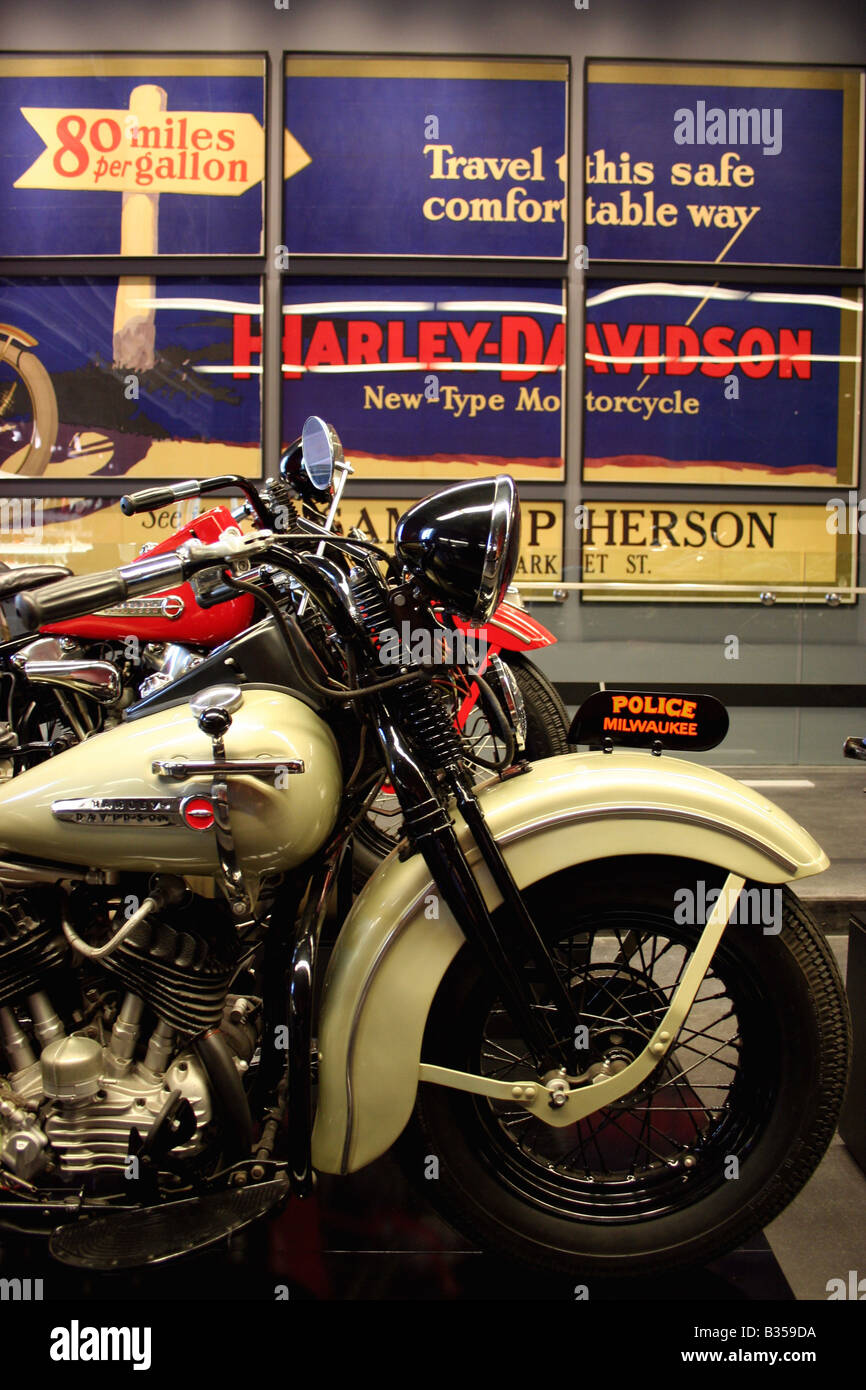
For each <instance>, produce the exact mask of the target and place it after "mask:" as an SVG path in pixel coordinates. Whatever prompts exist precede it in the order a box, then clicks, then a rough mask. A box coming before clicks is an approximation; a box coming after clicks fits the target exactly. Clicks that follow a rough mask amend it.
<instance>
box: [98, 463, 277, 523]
mask: <svg viewBox="0 0 866 1390" xmlns="http://www.w3.org/2000/svg"><path fill="white" fill-rule="evenodd" d="M227 488H237V489H238V490H239V491H240V492H242V493H243V494H244V496H245V497H246V498H247V501H248V502H249V504H250V506H251V507H252V509H253V511H254V512H255V514H256V517H257V518H258V520H259V523H260V524H261V525H262V526H264V527H266V528H267V529H268V530H272V529H273V528H274V517H273V514H272V512H271V509H270V507H268V505H267V504H266V502H265V501H264V500H263V498H262V497H261V495H260V494H259V490H258V488H257V487H255V486H254V484H253V483H251V482H250V480H249V478H241V477H239V475H238V474H237V473H225V474H222V475H221V476H220V477H219V478H203V479H201V480H199V479H197V478H191V479H189V480H188V481H185V482H182V483H166V484H165V485H164V486H162V487H146V488H143V489H142V491H141V492H129V493H127V494H126V495H125V496H124V497H121V499H120V510H121V511H122V512H123V515H124V516H135V515H136V513H138V512H152V511H156V509H157V508H158V507H170V506H171V505H172V503H173V502H181V501H183V500H184V499H185V498H187V497H205V496H207V495H208V493H212V492H225V491H226V489H227Z"/></svg>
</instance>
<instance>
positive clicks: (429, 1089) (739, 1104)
mask: <svg viewBox="0 0 866 1390" xmlns="http://www.w3.org/2000/svg"><path fill="white" fill-rule="evenodd" d="M699 879H704V880H707V881H708V882H709V884H713V883H719V882H720V881H721V880H720V879H719V877H718V870H715V869H712V868H710V867H709V866H706V867H705V866H702V865H698V864H693V863H690V862H687V861H677V860H663V859H642V860H640V859H632V860H622V859H619V860H614V859H611V860H608V861H607V862H606V863H596V864H593V865H588V866H584V867H578V868H574V869H570V870H567V871H565V872H563V873H560V874H557V875H554V876H552V877H551V878H549V879H546V880H542V881H541V882H539V883H538V884H536V885H534V886H533V887H532V888H531V889H529V890H527V894H526V898H527V901H528V902H529V904H530V906H531V909H532V911H533V913H534V915H535V920H536V922H537V923H538V925H539V927H540V929H541V930H542V931H543V933H544V934H545V936H546V938H547V941H548V945H549V946H550V947H551V948H552V949H553V948H554V946H555V944H556V943H560V945H559V946H558V947H557V948H556V949H557V956H556V959H558V960H559V962H560V964H561V965H562V964H563V962H562V955H563V952H564V946H563V944H562V943H564V942H565V941H566V940H570V941H571V943H572V946H570V947H569V950H570V951H571V950H572V947H573V946H574V944H575V938H577V945H578V946H580V945H581V944H582V946H583V949H584V951H586V950H587V942H589V943H590V944H589V946H588V950H589V952H590V957H589V964H587V958H586V956H584V958H583V959H582V960H581V958H580V957H578V960H577V966H578V968H577V970H575V964H574V956H573V954H569V957H568V963H567V969H565V970H564V973H565V975H566V978H569V979H570V980H571V982H572V987H573V988H574V987H576V982H577V980H578V979H581V978H582V979H584V981H585V982H586V984H585V988H586V989H587V990H588V991H589V993H588V994H587V996H586V997H587V999H588V1000H589V1001H590V1007H589V1008H588V1009H586V1011H585V1013H584V1016H585V1017H586V1018H587V1019H589V1018H590V1017H593V1018H595V1019H596V1020H597V1021H596V1023H595V1024H594V1034H593V1037H594V1041H593V1042H592V1043H591V1045H590V1055H592V1054H593V1050H594V1051H595V1053H598V1049H599V1047H603V1046H604V1045H605V1040H607V1044H606V1045H607V1046H608V1048H609V1047H610V1041H609V1040H610V1039H613V1038H615V1039H619V1040H620V1042H628V1044H629V1048H628V1053H629V1055H634V1054H635V1053H636V1051H637V1050H638V1049H639V1048H641V1047H642V1045H643V1044H642V1041H641V1038H640V1037H639V1036H634V1034H635V1033H637V1032H639V1031H640V1030H638V1029H637V1027H636V1025H635V1024H633V1022H632V1019H633V1013H634V1014H637V1015H639V1016H640V1018H641V1019H642V1020H643V1021H642V1023H641V1029H642V1030H643V1032H644V1033H645V1034H646V1035H647V1036H648V1033H649V1032H651V1031H652V1029H653V1028H655V1027H657V1026H658V1024H657V1018H658V1017H659V1016H660V1013H661V1012H663V1011H664V1009H665V1008H666V1007H667V1003H666V999H665V997H664V988H663V987H662V985H661V984H660V983H659V982H658V980H656V979H655V976H658V975H659V974H660V973H663V972H662V970H661V965H660V962H661V961H662V959H663V957H664V951H661V950H660V953H659V955H658V957H657V958H656V957H654V956H653V957H650V956H649V941H650V936H653V937H654V939H655V940H656V941H657V942H662V941H663V940H664V939H668V940H669V941H670V942H672V943H673V945H672V946H671V947H670V950H673V951H674V952H675V954H674V956H672V957H671V956H669V957H668V959H669V962H670V966H669V973H670V970H672V969H673V967H674V966H675V965H676V961H677V959H678V957H679V954H680V953H681V954H682V955H683V958H685V955H686V954H687V952H689V951H690V950H691V948H692V945H693V943H694V941H695V940H696V938H697V936H698V934H699V931H700V927H699V926H698V927H694V926H691V927H689V926H682V925H679V924H677V923H676V922H675V920H674V917H675V910H674V901H675V899H674V893H675V892H676V891H677V890H678V889H680V888H681V887H682V886H683V885H688V884H689V883H691V884H694V883H695V881H696V880H699ZM765 891H768V890H765ZM769 891H772V890H769ZM678 901H679V900H678ZM782 923H783V925H782V930H781V932H780V933H779V934H778V935H765V934H764V933H763V932H762V929H761V926H760V925H757V926H756V925H749V924H742V925H738V924H736V923H731V924H729V926H728V928H727V929H726V931H725V934H724V936H723V938H722V941H721V943H720V945H719V947H718V948H717V951H716V954H715V956H714V958H713V961H712V963H711V966H710V970H709V971H708V973H707V975H706V976H705V979H704V983H703V984H702V986H701V990H700V991H699V993H698V997H697V999H696V1001H695V1005H694V1006H693V1008H692V1011H691V1012H690V1014H689V1016H688V1018H687V1020H686V1022H685V1024H684V1025H683V1029H682V1030H681V1032H680V1034H679V1035H678V1043H677V1046H676V1048H675V1049H674V1050H673V1052H672V1053H671V1054H670V1055H669V1057H668V1058H667V1059H666V1060H665V1061H664V1062H663V1063H662V1064H661V1065H660V1068H659V1069H658V1071H657V1072H656V1073H654V1074H653V1075H652V1076H651V1077H650V1078H649V1080H648V1081H647V1083H646V1084H645V1086H644V1087H643V1088H641V1090H639V1091H638V1092H635V1093H633V1095H632V1096H630V1097H626V1098H624V1100H623V1101H621V1102H619V1103H618V1105H617V1106H611V1107H609V1108H608V1109H607V1110H604V1111H601V1112H598V1113H597V1115H595V1116H590V1117H589V1118H588V1120H587V1121H583V1122H581V1124H582V1126H584V1127H585V1128H583V1129H582V1128H581V1126H579V1125H572V1126H568V1127H567V1128H566V1129H560V1130H553V1129H551V1128H550V1127H549V1126H547V1125H544V1124H543V1122H541V1121H538V1120H536V1119H535V1118H534V1117H531V1116H529V1117H527V1112H525V1111H521V1110H520V1108H519V1107H515V1108H513V1109H509V1106H508V1105H507V1104H503V1103H501V1102H495V1103H494V1102H491V1101H488V1100H486V1099H484V1098H482V1097H478V1096H472V1095H468V1094H465V1093H461V1092H457V1091H453V1090H450V1089H448V1088H446V1087H443V1086H438V1085H432V1084H429V1083H423V1084H422V1085H421V1086H420V1087H419V1093H418V1100H417V1105H416V1110H415V1114H414V1116H413V1119H412V1120H411V1121H410V1124H409V1127H408V1129H407V1131H406V1132H405V1134H404V1136H403V1138H402V1140H401V1143H400V1146H399V1152H400V1153H401V1155H402V1158H403V1160H404V1163H405V1164H406V1166H407V1172H408V1173H409V1175H410V1176H413V1175H415V1176H417V1175H418V1174H419V1173H422V1172H423V1171H424V1164H425V1163H426V1162H429V1157H430V1156H431V1155H435V1156H436V1157H437V1158H438V1160H439V1177H438V1181H435V1182H433V1181H427V1182H425V1183H424V1185H423V1186H424V1191H425V1193H426V1195H427V1196H428V1198H429V1199H430V1200H431V1201H432V1202H434V1204H435V1205H436V1206H437V1208H438V1209H439V1210H440V1212H441V1213H442V1215H443V1216H445V1218H446V1219H448V1220H450V1221H451V1222H452V1223H453V1225H454V1226H455V1227H457V1229H458V1230H460V1231H462V1232H463V1234H464V1235H466V1236H467V1237H469V1238H470V1239H472V1240H474V1241H476V1242H478V1243H479V1244H480V1246H481V1247H482V1248H483V1249H484V1250H485V1251H488V1252H491V1253H496V1254H499V1255H501V1256H505V1257H506V1258H512V1259H516V1260H518V1261H519V1262H522V1263H528V1264H531V1265H536V1266H542V1267H545V1268H548V1269H552V1270H556V1271H561V1272H564V1273H567V1274H576V1273H587V1274H593V1275H598V1276H602V1277H605V1276H617V1277H623V1276H631V1275H645V1274H647V1273H651V1272H654V1271H660V1270H669V1269H672V1268H675V1267H682V1266H691V1265H699V1264H702V1263H706V1262H708V1261H710V1260H712V1259H715V1258H717V1257H718V1256H720V1255H722V1254H723V1253H725V1252H727V1251H729V1250H732V1249H734V1248H736V1247H737V1246H738V1245H740V1244H741V1243H742V1242H743V1241H744V1240H746V1238H747V1237H748V1236H750V1235H752V1234H753V1233H755V1232H756V1231H758V1230H760V1229H761V1228H762V1227H763V1226H765V1225H766V1224H767V1223H768V1222H769V1221H771V1220H772V1219H773V1217H775V1216H777V1215H778V1213H779V1212H780V1211H782V1209H783V1208H784V1207H785V1206H787V1204H788V1203H789V1202H790V1201H791V1200H792V1198H793V1197H794V1196H795V1195H796V1194H797V1192H799V1190H800V1189H801V1188H802V1186H803V1185H804V1183H805V1182H806V1181H807V1179H808V1178H809V1177H810V1175H811V1174H812V1172H813V1171H814V1169H815V1167H816V1166H817V1164H818V1163H819V1161H820V1159H821V1157H822V1155H823V1153H824V1151H825V1150H826V1148H827V1146H828V1144H829V1143H830V1140H831V1138H832V1135H833V1132H834V1129H835V1126H836V1121H837V1118H838V1115H839V1111H840V1109H841V1106H842V1101H843V1098H844V1090H845V1084H846V1079H847V1072H848V1055H849V1049H850V1021H849V1018H848V1011H847V1004H846V1000H845V992H844V988H843V985H842V981H841V979H840V978H839V972H838V970H837V968H836V964H835V961H834V959H833V956H832V954H831V952H830V950H829V948H828V946H827V943H826V941H825V940H824V938H823V936H822V934H821V932H820V930H819V929H818V927H816V925H815V923H814V922H813V921H812V920H811V918H810V917H809V915H808V913H807V912H806V911H805V909H804V908H803V906H802V904H801V903H800V902H799V900H798V899H797V898H796V897H795V895H794V894H793V893H791V892H790V891H789V890H788V889H785V890H783V896H782ZM593 933H598V934H597V935H592V934H593ZM616 943H618V944H616ZM602 948H603V949H602ZM597 950H598V951H600V952H601V954H602V955H603V954H604V952H607V953H608V954H609V955H611V954H613V953H615V954H613V962H614V963H615V962H617V961H621V963H620V964H616V970H615V973H611V972H613V971H614V963H611V962H607V963H605V962H604V961H600V962H599V961H596V963H595V964H593V963H592V955H593V952H596V951H597ZM623 952H625V953H626V954H625V955H624V956H623ZM635 962H637V964H635ZM647 965H649V969H648V970H647ZM681 968H682V966H681V967H680V969H681ZM604 972H607V973H604ZM620 972H622V974H621V975H620ZM651 978H652V980H653V983H652V984H649V983H648V982H649V981H650V979H651ZM615 982H617V983H616V984H615ZM719 982H721V984H722V986H723V989H725V990H726V991H727V999H725V998H724V997H723V996H719V995H715V994H714V993H713V991H714V990H715V989H716V988H717V987H718V984H719ZM670 988H671V992H672V988H673V986H672V985H671V987H670ZM495 993H496V991H495V987H494V986H493V985H491V984H490V983H489V981H488V980H487V979H486V977H485V976H484V975H483V974H482V973H481V970H480V968H479V966H478V965H477V964H476V961H475V959H474V957H473V956H472V954H471V953H470V949H469V947H468V946H466V947H464V948H463V949H462V950H461V951H460V952H459V953H458V955H457V957H456V958H455V960H454V961H453V963H452V965H451V967H450V969H449V971H448V972H447V974H446V976H445V978H444V980H443V982H442V984H441V986H440V989H439V992H438V993H437V996H436V999H435V1001H434V1005H433V1008H432V1010H431V1014H430V1018H429V1020H428V1026H427V1030H426V1034H425V1038H424V1044H423V1053H422V1056H423V1060H424V1061H425V1062H428V1063H437V1064H439V1065H444V1066H451V1067H454V1068H456V1069H458V1070H462V1071H469V1072H475V1073H477V1072H478V1070H479V1068H484V1069H485V1070H486V1071H487V1073H488V1074H495V1075H499V1076H502V1077H504V1078H505V1079H509V1080H510V1079H512V1077H513V1078H514V1079H515V1080H517V1079H522V1080H524V1081H525V1080H527V1079H529V1078H530V1077H531V1076H532V1075H533V1072H532V1068H531V1067H530V1068H528V1069H527V1068H526V1067H523V1068H522V1069H521V1068H520V1067H519V1066H517V1065H516V1064H515V1063H514V1062H512V1061H510V1060H507V1058H508V1057H513V1056H514V1055H515V1054H519V1051H520V1043H519V1041H518V1042H515V1037H516V1030H515V1029H514V1025H512V1024H511V1023H510V1020H509V1019H508V1017H507V1013H506V1011H505V1010H504V1009H503V1008H502V1007H501V1005H498V1004H497V1001H496V998H495ZM608 998H609V999H610V1001H611V1003H610V1004H608V1003H606V1002H603V1004H602V1005H599V1003H598V1001H606V1000H607V999H608ZM728 1002H730V1003H731V1004H732V1006H733V1012H732V1013H731V1014H730V1015H727V1016H726V1017H725V1018H722V1017H721V1014H724V1010H725V1008H726V1005H727V1003H728ZM593 1004H594V1009H595V1012H594V1010H593ZM539 1005H541V1006H543V999H539ZM599 1009H600V1010H601V1011H600V1012H598V1010H599ZM653 1011H655V1018H653ZM715 1013H719V1015H720V1017H719V1018H716V1017H715ZM702 1017H708V1018H709V1019H710V1022H709V1023H708V1024H707V1025H706V1026H705V1028H704V1029H702V1030H701V1031H696V1030H697V1029H698V1027H699V1024H700V1021H701V1018H702ZM599 1020H600V1021H599ZM613 1028H616V1029H618V1030H620V1031H617V1032H616V1033H614V1032H613V1031H612V1029H613ZM485 1029H487V1030H488V1032H487V1036H488V1041H487V1052H486V1053H485V1052H484V1049H483V1046H482V1040H483V1039H484V1036H485ZM707 1030H709V1033H710V1034H714V1033H715V1034H716V1035H717V1036H718V1034H719V1032H720V1033H721V1041H722V1043H723V1046H721V1047H719V1048H716V1038H714V1037H713V1036H709V1037H708V1036H707ZM732 1030H734V1031H733V1034H732ZM630 1033H631V1036H630ZM726 1034H727V1035H728V1037H727V1040H725V1035H726ZM731 1034H732V1035H731ZM502 1038H504V1040H505V1041H504V1042H501V1041H497V1039H502ZM599 1039H600V1040H601V1042H599V1041H598V1040H599ZM509 1044H510V1046H509ZM695 1053H700V1054H701V1056H702V1059H703V1060H701V1061H698V1062H694V1063H692V1058H693V1056H694V1054H695ZM710 1054H712V1055H710ZM599 1055H601V1054H599ZM603 1055H610V1053H609V1052H607V1053H604V1054H603ZM504 1057H505V1058H506V1060H504V1061H503V1058H504ZM725 1057H727V1058H728V1059H729V1060H727V1061H726V1060H724V1059H725ZM731 1058H733V1059H734V1061H733V1062H732V1061H731V1060H730V1059H731ZM485 1059H486V1060H485ZM491 1059H493V1062H494V1063H495V1065H492V1064H491ZM586 1060H587V1059H586V1054H584V1056H583V1058H582V1060H581V1063H580V1065H581V1069H582V1068H583V1067H584V1066H585V1065H586ZM686 1064H689V1066H690V1072H691V1074H690V1075H689V1077H688V1078H687V1079H684V1078H685V1072H684V1066H685V1065H686ZM698 1068H703V1069H704V1070H703V1072H701V1071H699V1070H698ZM725 1068H729V1069H730V1070H725ZM696 1071H697V1075H695V1072H696ZM731 1073H733V1076H732V1077H731ZM707 1076H710V1077H712V1076H716V1077H721V1078H722V1084H719V1083H716V1084H713V1083H712V1082H710V1083H707V1082H706V1080H705V1078H706V1077H707ZM702 1078H703V1079H702ZM683 1095H685V1099H683ZM708 1097H709V1100H708ZM723 1097H724V1104H723V1105H722V1104H720V1102H721V1101H722V1098H723ZM659 1098H661V1101H662V1102H664V1103H662V1104H660V1105H659V1108H658V1109H657V1110H655V1111H654V1110H653V1107H654V1105H656V1104H657V1103H658V1100H659ZM681 1101H682V1109H680V1108H679V1107H680V1102H681ZM694 1101H696V1102H697V1104H694ZM708 1104H713V1105H714V1109H708V1108H707V1106H708ZM641 1107H643V1108H641ZM512 1115H515V1116H517V1117H518V1118H516V1119H513V1120H512V1119H510V1118H509V1117H510V1116H512ZM641 1115H643V1117H644V1118H643V1119H642V1120H641V1121H640V1127H639V1128H638V1117H639V1116H641ZM686 1116H687V1117H688V1118H686ZM696 1116H697V1119H696V1118H695V1117H696ZM520 1117H522V1118H520ZM632 1117H634V1118H632ZM509 1125H510V1128H509ZM605 1127H607V1128H605ZM592 1133H594V1139H593V1138H592V1137H591V1135H592ZM623 1135H624V1136H625V1138H623V1137H622V1136H623ZM536 1136H538V1137H536ZM549 1136H557V1137H556V1138H550V1137H549ZM672 1136H674V1137H672ZM680 1140H682V1141H683V1142H680ZM632 1143H633V1144H634V1150H633V1152H630V1151H629V1150H628V1144H632ZM593 1144H594V1145H595V1148H593V1147H592V1146H593ZM641 1146H643V1147H641ZM536 1150H540V1153H539V1152H536ZM618 1151H619V1157H616V1155H617V1152H618ZM611 1153H612V1154H613V1155H614V1156H615V1157H614V1164H616V1163H619V1164H620V1167H619V1169H617V1168H616V1167H615V1166H610V1167H609V1170H608V1164H609V1163H610V1161H611V1160H610V1155H611ZM627 1157H628V1161H626V1159H627ZM731 1157H734V1158H736V1160H737V1163H736V1165H732V1164H731V1162H730V1160H731ZM686 1159H689V1163H687V1162H686ZM593 1165H595V1169H594V1170H593ZM600 1166H603V1167H604V1168H605V1170H606V1171H605V1172H600V1171H598V1170H599V1168H600ZM734 1176H736V1181H735V1180H733V1178H734Z"/></svg>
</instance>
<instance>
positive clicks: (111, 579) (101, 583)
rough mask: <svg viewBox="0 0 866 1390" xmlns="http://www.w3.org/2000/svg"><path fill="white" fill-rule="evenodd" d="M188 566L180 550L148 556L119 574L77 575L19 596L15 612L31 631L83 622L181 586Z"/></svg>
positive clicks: (124, 568) (114, 571)
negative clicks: (65, 620) (136, 599)
mask: <svg viewBox="0 0 866 1390" xmlns="http://www.w3.org/2000/svg"><path fill="white" fill-rule="evenodd" d="M185 578H186V565H185V562H184V559H183V556H182V555H181V554H180V553H179V551H177V550H171V551H168V552H167V553H166V554H165V555H148V556H146V557H145V558H144V559H143V560H136V561H134V562H133V563H132V564H131V565H124V566H123V567H122V568H121V569H117V570H102V571H101V572H100V573H99V574H77V575H72V576H71V577H70V578H69V579H61V580H60V581H59V582H58V583H57V584H46V585H45V587H44V588H43V589H35V590H30V591H27V592H25V593H23V594H19V595H18V598H17V599H16V600H15V609H16V612H17V613H18V616H19V618H21V619H23V621H24V622H25V623H27V625H28V627H31V628H35V627H44V625H45V624H46V623H57V622H60V621H61V620H62V619H63V618H81V617H86V616H87V615H88V614H90V613H96V612H98V611H99V610H100V609H101V608H110V607H111V605H112V604H115V603H123V601H124V600H125V599H127V598H133V597H134V596H135V595H136V594H154V593H159V592H161V590H163V589H170V588H172V586H174V585H176V584H182V583H183V582H184V580H185Z"/></svg>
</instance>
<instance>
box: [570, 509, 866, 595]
mask: <svg viewBox="0 0 866 1390" xmlns="http://www.w3.org/2000/svg"><path fill="white" fill-rule="evenodd" d="M838 500H839V501H840V503H842V510H843V511H844V514H845V516H846V517H847V514H848V513H847V508H846V507H845V506H844V502H843V499H838ZM854 514H855V516H856V515H858V514H857V512H856V508H855V513H854ZM839 516H840V509H839V508H836V509H834V508H831V506H830V504H829V503H828V504H827V505H826V506H823V505H821V504H817V503H816V504H809V503H785V502H782V503H779V502H759V503H752V502H745V503H744V502H728V501H723V502H655V501H654V502H608V501H596V500H595V498H593V500H592V501H591V502H589V501H587V502H585V503H583V504H582V506H581V507H580V508H579V512H578V517H577V518H576V520H577V523H578V526H579V529H580V534H581V579H583V580H590V581H604V582H605V583H609V584H610V585H611V588H610V589H609V590H607V589H598V590H596V589H589V590H582V591H581V598H582V599H583V600H584V601H585V602H590V603H598V602H604V603H646V602H652V603H737V602H750V603H754V601H755V592H754V590H755V589H767V590H770V591H773V592H776V591H777V589H778V588H779V586H782V587H783V586H785V585H804V584H809V585H812V584H814V585H815V586H816V588H817V591H816V593H815V594H814V595H806V594H786V593H784V592H778V593H777V601H778V602H779V603H822V604H823V603H824V602H825V594H826V593H829V592H832V591H833V590H835V589H836V588H838V587H845V586H853V585H856V583H857V525H856V522H855V524H854V525H853V526H852V527H849V526H848V525H847V524H844V523H843V525H841V526H840V524H839ZM623 583H626V584H630V585H640V586H642V588H641V589H639V590H636V589H634V588H632V589H629V590H621V589H620V590H617V588H616V587H615V586H616V585H617V584H623ZM659 583H665V584H686V585H688V584H700V585H715V586H717V588H716V589H715V590H713V591H711V592H708V591H706V590H696V591H695V592H693V593H690V592H689V591H688V590H687V589H678V590H670V589H668V590H665V589H659V588H658V587H656V586H657V585H658V584H659ZM749 584H750V585H753V586H754V588H753V590H752V592H751V593H746V592H744V591H743V590H742V589H738V588H736V587H730V588H728V587H727V586H728V585H731V586H736V585H749ZM840 601H841V602H842V603H853V602H854V601H855V595H853V594H852V595H847V596H844V597H841V598H840Z"/></svg>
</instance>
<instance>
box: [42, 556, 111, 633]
mask: <svg viewBox="0 0 866 1390" xmlns="http://www.w3.org/2000/svg"><path fill="white" fill-rule="evenodd" d="M127 592H128V590H127V584H126V580H125V579H124V578H123V576H122V574H120V572H119V571H118V570H104V571H102V573H100V574H82V575H73V576H72V578H70V579H61V580H59V581H58V583H56V584H46V585H45V587H44V588H42V589H33V590H30V591H25V592H24V593H23V594H19V595H18V597H17V598H16V600H15V611H16V612H17V614H18V616H19V618H21V619H22V621H23V622H25V623H26V624H27V626H28V627H29V628H37V627H44V625H45V624H46V623H56V622H59V621H60V619H61V618H78V617H82V616H84V615H85V614H87V613H93V612H94V611H95V610H97V609H99V608H107V607H109V605H111V604H113V603H122V602H123V600H124V599H125V598H126V597H127Z"/></svg>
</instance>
